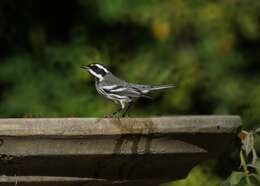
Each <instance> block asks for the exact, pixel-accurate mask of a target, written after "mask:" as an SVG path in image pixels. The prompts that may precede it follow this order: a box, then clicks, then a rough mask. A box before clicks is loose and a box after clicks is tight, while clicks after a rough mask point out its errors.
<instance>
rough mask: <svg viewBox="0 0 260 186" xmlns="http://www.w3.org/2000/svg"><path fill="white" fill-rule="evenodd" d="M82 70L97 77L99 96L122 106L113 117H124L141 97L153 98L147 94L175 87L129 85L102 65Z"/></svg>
mask: <svg viewBox="0 0 260 186" xmlns="http://www.w3.org/2000/svg"><path fill="white" fill-rule="evenodd" d="M81 68H83V69H86V70H88V71H89V73H90V74H91V75H93V76H94V77H95V86H96V90H97V92H98V93H99V94H101V95H103V96H105V97H106V98H108V99H110V100H112V101H114V102H115V103H116V104H120V106H121V108H120V109H119V110H118V111H116V112H114V113H113V116H115V115H118V114H120V116H122V117H124V116H125V114H126V112H127V111H128V109H129V106H130V104H131V103H132V102H133V101H134V100H135V99H136V98H139V97H143V98H151V97H149V96H147V95H146V94H147V93H149V92H151V91H154V90H161V89H166V88H172V87H174V85H143V84H136V83H129V82H126V81H124V80H122V79H119V78H117V77H116V76H114V75H113V74H112V73H111V72H110V71H109V70H108V69H107V68H105V67H104V66H103V65H101V64H97V63H93V64H89V65H82V66H81Z"/></svg>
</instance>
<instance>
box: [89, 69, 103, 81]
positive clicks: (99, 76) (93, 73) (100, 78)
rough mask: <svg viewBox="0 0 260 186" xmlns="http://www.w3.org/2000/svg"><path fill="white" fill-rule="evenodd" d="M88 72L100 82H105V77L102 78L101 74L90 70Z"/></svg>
mask: <svg viewBox="0 0 260 186" xmlns="http://www.w3.org/2000/svg"><path fill="white" fill-rule="evenodd" d="M88 71H89V72H90V73H91V74H92V75H93V76H95V77H96V78H98V79H99V81H102V80H103V77H102V76H101V75H100V74H97V73H96V72H94V71H93V70H91V69H88Z"/></svg>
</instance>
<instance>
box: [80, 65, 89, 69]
mask: <svg viewBox="0 0 260 186" xmlns="http://www.w3.org/2000/svg"><path fill="white" fill-rule="evenodd" d="M80 68H82V69H87V70H88V69H89V67H88V65H82V66H81V67H80Z"/></svg>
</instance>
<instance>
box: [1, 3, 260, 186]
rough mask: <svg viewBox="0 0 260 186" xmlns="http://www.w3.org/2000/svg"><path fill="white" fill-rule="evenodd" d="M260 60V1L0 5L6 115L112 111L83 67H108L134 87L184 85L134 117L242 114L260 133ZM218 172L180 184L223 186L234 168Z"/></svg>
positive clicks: (203, 170)
mask: <svg viewBox="0 0 260 186" xmlns="http://www.w3.org/2000/svg"><path fill="white" fill-rule="evenodd" d="M259 59H260V1H257V0H221V1H213V0H208V1H203V0H193V1H182V0H151V1H146V0H124V1H123V0H113V1H109V0H98V1H90V0H70V1H69V0H63V1H58V0H56V1H55V0H44V1H43V0H38V1H33V0H23V1H19V0H1V1H0V88H1V92H0V116H1V117H98V116H103V115H105V114H108V113H111V112H113V111H114V110H115V109H117V106H116V105H114V104H113V103H110V102H109V101H107V100H105V99H104V98H102V97H101V96H99V95H98V94H97V93H96V90H95V88H94V84H93V78H92V77H91V76H90V75H89V74H88V73H87V72H85V71H84V70H82V69H80V66H81V65H82V64H89V63H93V62H99V63H102V64H104V65H105V66H107V67H108V68H109V69H111V71H112V72H113V73H114V74H116V75H117V76H119V77H121V78H123V79H126V80H128V81H131V82H140V83H149V84H163V83H174V84H176V85H177V87H176V88H174V89H171V90H167V91H163V92H161V93H156V94H154V95H153V97H154V99H153V100H152V101H151V100H139V101H138V102H137V103H136V104H135V106H134V107H133V108H132V109H131V111H130V116H140V115H142V116H144V115H146V116H150V115H197V114H219V115H226V114H229V115H230V114H233V115H240V116H241V117H242V120H243V124H244V127H245V128H247V129H249V128H256V127H259V126H260V61H259ZM258 146H260V145H257V147H258ZM219 164H221V162H216V161H215V162H208V163H206V164H205V165H203V166H199V167H196V168H195V169H194V170H193V171H192V173H191V174H190V176H189V178H188V179H186V180H185V181H182V182H178V183H175V184H172V185H178V186H181V185H189V186H190V185H191V186H193V185H194V186H195V185H205V184H206V183H208V182H210V183H211V184H210V185H217V184H218V183H219V182H220V181H221V180H222V179H224V177H225V176H226V175H225V174H224V173H225V172H228V170H229V167H228V166H227V167H225V166H223V165H222V166H219Z"/></svg>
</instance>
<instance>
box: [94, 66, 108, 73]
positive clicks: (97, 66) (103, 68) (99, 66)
mask: <svg viewBox="0 0 260 186" xmlns="http://www.w3.org/2000/svg"><path fill="white" fill-rule="evenodd" d="M96 66H97V67H98V68H101V69H103V70H104V71H105V72H106V73H108V70H107V69H106V68H105V67H103V66H102V65H100V64H96Z"/></svg>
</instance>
